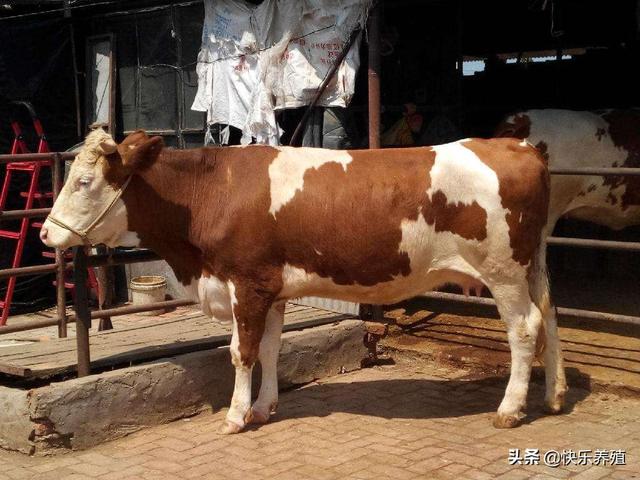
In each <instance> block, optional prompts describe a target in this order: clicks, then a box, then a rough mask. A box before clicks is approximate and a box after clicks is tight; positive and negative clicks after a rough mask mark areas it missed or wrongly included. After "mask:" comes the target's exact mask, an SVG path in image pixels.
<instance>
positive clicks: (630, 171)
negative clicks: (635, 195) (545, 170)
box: [549, 167, 640, 177]
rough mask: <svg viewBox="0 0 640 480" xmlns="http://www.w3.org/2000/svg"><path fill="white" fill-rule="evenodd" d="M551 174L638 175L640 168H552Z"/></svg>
mask: <svg viewBox="0 0 640 480" xmlns="http://www.w3.org/2000/svg"><path fill="white" fill-rule="evenodd" d="M549 173H550V174H551V175H586V176H589V175H595V176H601V177H638V176H640V168H626V167H620V168H618V167H603V168H598V167H583V168H550V169H549Z"/></svg>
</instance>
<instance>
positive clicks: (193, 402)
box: [0, 320, 367, 455]
mask: <svg viewBox="0 0 640 480" xmlns="http://www.w3.org/2000/svg"><path fill="white" fill-rule="evenodd" d="M365 333H366V332H365V328H364V324H363V322H361V321H359V320H348V321H343V322H341V323H339V324H335V325H326V326H321V327H315V328H311V329H307V330H302V331H298V332H289V333H286V334H284V335H283V344H282V349H281V351H280V362H279V368H278V377H279V379H280V388H281V389H284V388H289V387H291V386H294V385H300V384H303V383H308V382H310V381H313V380H316V379H318V378H322V377H326V376H330V375H336V374H338V373H340V372H345V371H351V370H355V369H358V368H360V366H361V363H362V361H363V360H364V359H365V358H366V357H367V348H366V347H365V345H364V343H363V338H364V335H365ZM256 370H258V369H256ZM258 373H259V372H257V371H256V372H255V376H254V380H255V381H254V392H257V388H258V387H259V376H258ZM233 382H234V371H233V368H232V366H231V362H230V358H229V350H228V348H218V349H215V350H208V351H203V352H196V353H190V354H186V355H180V356H176V357H172V358H166V359H162V360H158V361H154V362H151V363H147V364H143V365H138V366H135V367H130V368H125V369H121V370H116V371H112V372H105V373H101V374H97V375H91V376H89V377H84V378H80V379H74V380H69V381H65V382H60V383H52V384H51V385H48V386H45V387H40V388H35V389H32V390H29V391H25V390H18V389H10V388H6V387H0V447H3V448H6V449H11V450H18V451H21V452H24V453H29V454H35V455H47V454H54V453H59V452H62V451H66V450H69V449H84V448H88V447H91V446H93V445H97V444H99V443H102V442H105V441H108V440H113V439H115V438H118V437H122V436H124V435H127V434H129V433H131V432H134V431H136V430H139V429H141V428H143V427H145V426H147V425H157V424H160V423H166V422H170V421H172V420H176V419H178V418H182V417H186V416H190V415H194V414H196V413H198V412H200V411H202V410H203V409H206V408H212V409H214V410H217V409H220V408H223V407H227V406H228V404H229V402H230V399H231V393H232V391H233Z"/></svg>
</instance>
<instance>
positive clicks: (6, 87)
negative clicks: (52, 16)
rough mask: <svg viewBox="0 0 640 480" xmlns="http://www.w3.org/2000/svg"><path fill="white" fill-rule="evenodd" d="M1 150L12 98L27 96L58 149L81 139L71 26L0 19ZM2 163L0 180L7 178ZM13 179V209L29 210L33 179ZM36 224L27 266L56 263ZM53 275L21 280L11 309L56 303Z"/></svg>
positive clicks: (7, 252) (7, 137) (29, 132)
mask: <svg viewBox="0 0 640 480" xmlns="http://www.w3.org/2000/svg"><path fill="white" fill-rule="evenodd" d="M0 45H1V46H2V47H1V48H0V153H9V149H10V146H11V140H12V138H13V133H12V131H11V128H10V124H9V118H10V116H11V110H12V109H10V104H9V102H11V101H12V100H26V101H29V102H31V103H32V104H33V106H34V108H35V110H36V112H37V114H38V115H39V117H40V119H41V121H42V124H43V126H44V129H45V132H46V134H47V139H48V141H49V143H50V146H51V149H52V150H64V149H66V148H68V147H70V146H71V145H73V144H74V143H76V140H77V138H76V113H75V112H76V108H75V93H74V78H73V68H72V57H71V42H70V36H69V29H68V25H67V24H66V23H65V21H64V20H63V19H56V20H46V21H42V20H37V19H34V18H29V19H28V20H23V21H16V20H0ZM18 113H19V115H18V118H19V120H20V121H21V123H22V125H23V127H24V132H25V134H26V135H25V136H26V140H27V143H28V145H29V147H30V149H31V150H34V151H35V149H36V148H37V142H36V139H35V136H34V132H33V129H32V127H31V119H30V117H29V115H28V114H27V112H26V110H25V111H23V112H20V111H19V112H18ZM4 176H5V173H4V168H3V167H0V179H1V180H4ZM14 178H15V181H13V182H12V189H11V194H10V195H9V198H8V201H7V206H6V208H7V209H18V208H24V198H22V197H20V196H19V192H20V191H24V190H26V183H27V180H28V177H27V175H26V174H24V173H16V174H15V175H14ZM49 188H50V171H48V169H46V170H45V171H44V172H43V175H42V181H41V189H43V190H47V189H49ZM0 228H3V229H11V230H17V229H18V228H19V222H3V223H2V225H1V227H0ZM37 234H38V232H37V229H35V228H29V234H28V238H27V242H26V245H25V249H24V253H23V256H22V262H21V264H22V265H36V264H41V263H50V262H51V260H50V259H45V258H43V257H42V251H43V245H42V243H41V242H40V240H39V239H38V235H37ZM15 244H16V241H15V240H6V239H0V268H6V267H8V266H9V265H10V264H11V261H12V258H13V253H14V249H15ZM52 280H53V276H52V275H40V276H31V277H22V278H18V281H17V287H16V291H15V295H14V301H13V305H12V307H13V308H12V310H11V313H12V314H15V313H17V312H19V311H24V310H37V309H40V308H42V307H44V306H47V305H50V304H52V303H53V300H54V298H55V290H54V289H53V287H52V286H51V282H52ZM5 288H6V282H0V297H4V289H5Z"/></svg>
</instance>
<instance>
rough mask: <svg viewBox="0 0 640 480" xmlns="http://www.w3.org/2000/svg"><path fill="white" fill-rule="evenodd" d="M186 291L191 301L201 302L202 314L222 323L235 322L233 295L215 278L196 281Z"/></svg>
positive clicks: (225, 285)
mask: <svg viewBox="0 0 640 480" xmlns="http://www.w3.org/2000/svg"><path fill="white" fill-rule="evenodd" d="M186 290H187V293H188V295H189V297H190V298H191V299H193V300H194V301H199V302H200V306H201V307H202V312H203V313H204V314H205V315H207V316H208V317H210V318H212V319H214V320H216V321H218V322H221V323H230V322H231V321H232V320H233V311H232V309H231V294H230V293H229V287H228V286H227V284H226V283H224V282H222V281H220V280H218V279H217V278H216V277H214V276H208V277H200V278H198V279H194V280H193V281H192V282H191V284H190V285H189V286H187V287H186Z"/></svg>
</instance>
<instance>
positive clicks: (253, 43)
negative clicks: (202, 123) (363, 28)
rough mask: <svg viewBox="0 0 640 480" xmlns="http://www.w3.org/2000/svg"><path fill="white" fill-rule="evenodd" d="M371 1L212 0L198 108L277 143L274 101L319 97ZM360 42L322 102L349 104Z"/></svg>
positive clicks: (285, 103) (247, 137)
mask: <svg viewBox="0 0 640 480" xmlns="http://www.w3.org/2000/svg"><path fill="white" fill-rule="evenodd" d="M370 2H371V0H343V1H340V0H302V1H301V0H265V1H264V2H262V3H261V4H260V5H257V6H255V5H252V4H249V3H247V2H245V1H244V0H205V20H204V28H203V32H202V47H201V50H200V53H199V55H198V66H197V73H198V92H197V94H196V97H195V100H194V102H193V106H192V107H191V108H192V109H193V110H196V111H202V112H207V123H208V124H213V123H226V124H229V125H233V126H234V127H237V128H239V129H241V130H242V131H243V140H242V141H243V143H249V142H250V141H251V137H255V138H256V140H257V142H258V143H268V144H277V143H278V138H279V137H280V135H281V134H282V132H281V131H279V129H278V126H277V124H276V121H275V116H274V109H278V108H293V107H300V106H303V105H308V104H309V103H310V102H311V100H312V98H313V96H314V94H315V92H316V90H317V88H318V86H319V85H320V83H321V82H322V80H323V78H324V77H325V75H326V73H327V71H328V70H329V68H330V67H331V65H332V64H333V62H334V61H335V58H336V57H337V56H338V55H339V53H340V51H341V50H342V48H343V44H344V42H345V41H346V40H347V39H348V37H349V35H350V33H351V31H352V30H353V29H354V28H356V27H357V26H358V25H362V24H363V23H364V21H365V20H366V14H367V11H368V8H369V5H370ZM326 27H329V28H326ZM323 28H325V29H324V30H321V31H317V32H316V30H319V29H323ZM311 32H314V33H311ZM299 37H302V38H299ZM290 39H293V40H292V41H290ZM359 42H360V39H359V38H358V40H357V41H356V42H355V45H354V46H353V47H352V48H351V50H350V52H349V53H348V55H347V57H346V59H345V61H344V62H343V63H342V65H341V66H340V68H339V70H338V72H337V74H336V77H335V78H334V80H333V81H332V82H331V83H330V84H329V85H328V87H327V90H326V91H325V93H324V95H323V96H322V98H321V99H320V101H319V102H318V105H321V106H339V107H346V106H347V105H348V104H349V102H350V100H351V97H352V96H353V92H354V82H355V73H356V71H357V69H358V66H359V63H360V62H359V57H358V51H359Z"/></svg>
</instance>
